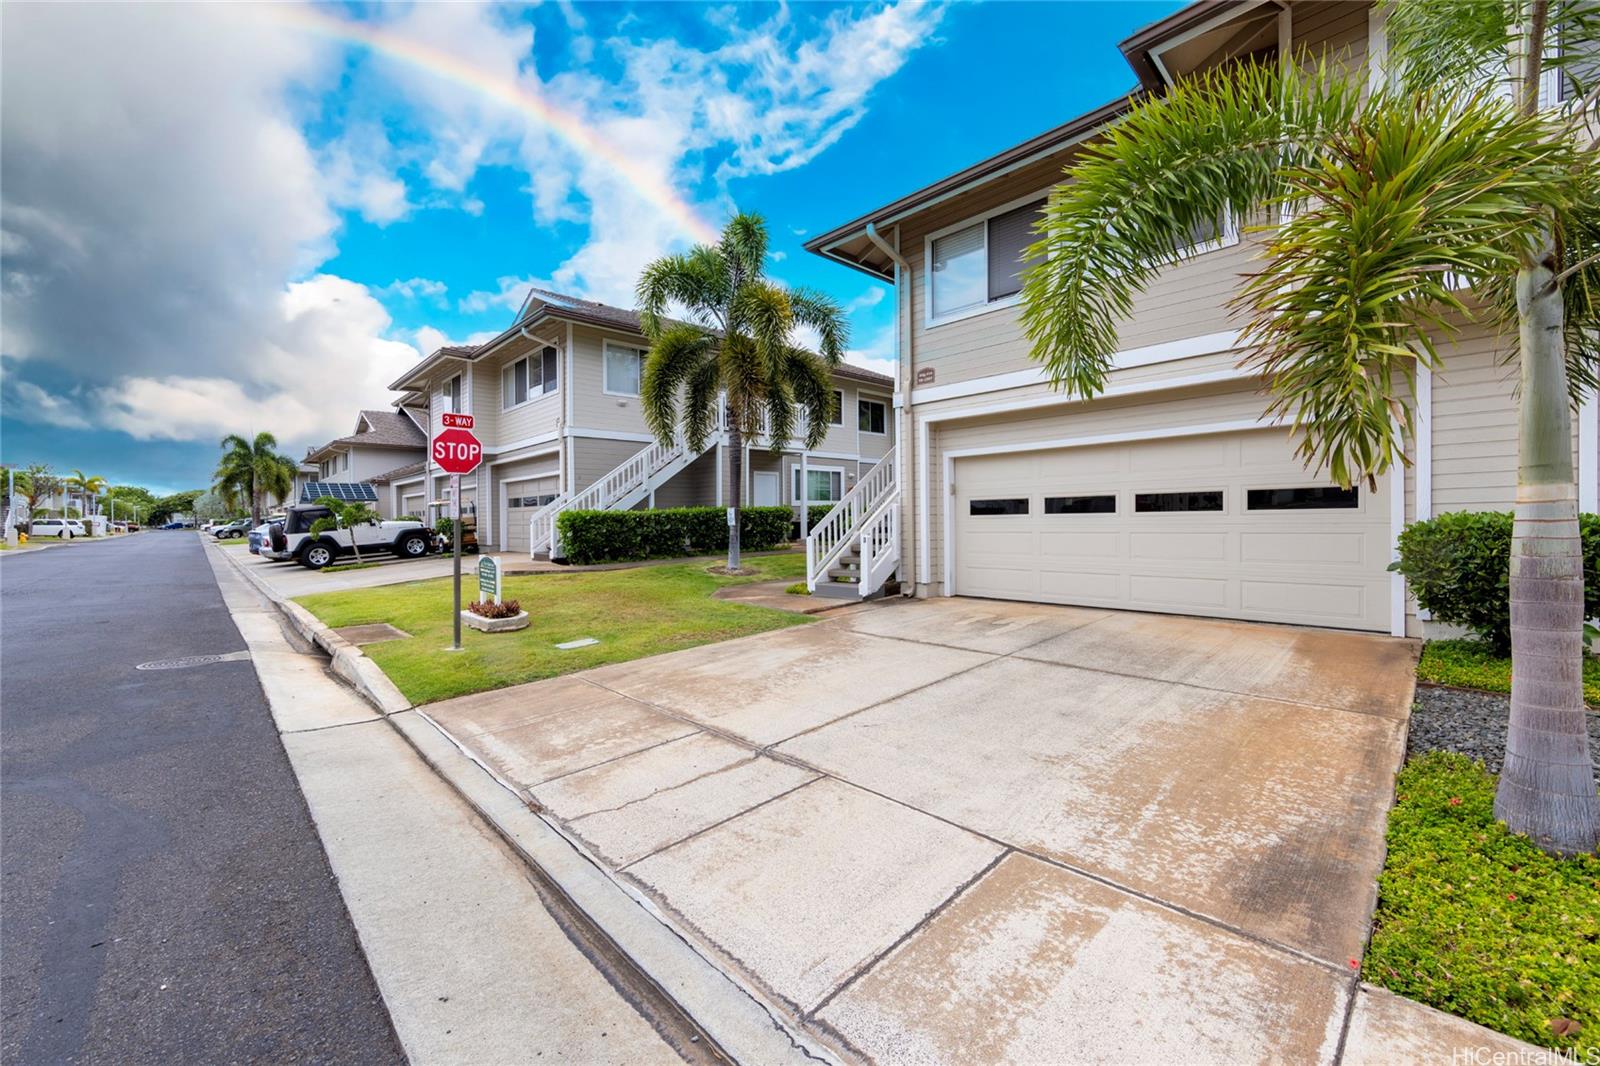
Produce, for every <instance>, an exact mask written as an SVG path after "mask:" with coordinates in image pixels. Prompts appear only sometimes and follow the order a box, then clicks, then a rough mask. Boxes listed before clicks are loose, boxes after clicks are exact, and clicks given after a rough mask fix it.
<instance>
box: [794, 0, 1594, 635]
mask: <svg viewBox="0 0 1600 1066" xmlns="http://www.w3.org/2000/svg"><path fill="white" fill-rule="evenodd" d="M1122 50H1123V53H1124V55H1125V57H1126V58H1127V60H1128V62H1129V63H1130V65H1131V66H1132V67H1133V69H1134V71H1135V73H1136V74H1137V75H1138V77H1139V79H1140V82H1141V91H1142V92H1149V93H1159V92H1160V91H1162V89H1163V87H1164V86H1165V85H1167V84H1168V83H1169V82H1170V80H1171V79H1174V78H1177V77H1180V76H1182V75H1185V74H1190V73H1193V72H1195V71H1199V70H1202V69H1205V68H1206V67H1208V66H1211V65H1215V64H1218V63H1221V62H1225V61H1227V60H1229V59H1232V58H1235V57H1238V56H1242V55H1252V56H1257V57H1270V56H1277V57H1279V58H1281V59H1283V60H1285V61H1294V62H1311V61H1315V60H1319V59H1320V58H1321V57H1323V56H1325V55H1326V56H1329V57H1330V58H1332V59H1334V60H1336V61H1339V62H1343V63H1347V64H1350V65H1352V66H1356V67H1358V68H1364V69H1366V70H1367V71H1368V72H1369V75H1370V77H1372V78H1381V77H1383V76H1384V72H1383V70H1382V57H1383V56H1384V54H1385V48H1384V28H1383V25H1382V20H1381V15H1380V14H1379V13H1378V12H1377V10H1376V9H1374V8H1372V7H1370V6H1368V5H1365V4H1361V3H1344V2H1340V3H1328V2H1312V0H1294V2H1290V3H1287V4H1278V3H1262V2H1249V0H1246V2H1231V0H1230V2H1220V3H1205V4H1195V5H1192V6H1190V7H1188V8H1185V9H1183V10H1182V11H1180V12H1178V13H1177V14H1175V15H1173V16H1172V17H1170V18H1168V19H1165V20H1163V21H1161V22H1159V23H1156V24H1154V25H1152V26H1150V27H1147V28H1146V29H1144V30H1142V31H1140V32H1139V33H1138V34H1135V35H1134V36H1133V37H1131V38H1129V39H1128V40H1127V41H1125V42H1123V45H1122ZM1125 107H1126V102H1125V101H1118V102H1116V103H1113V104H1111V105H1108V106H1107V107H1104V108H1101V109H1099V110H1097V111H1095V112H1092V113H1090V114H1088V115H1084V116H1081V117H1079V118H1077V119H1074V120H1072V121H1071V122H1068V123H1066V124H1064V125H1062V126H1060V127H1057V128H1056V129H1053V130H1050V131H1048V132H1046V133H1044V134H1041V135H1040V136H1038V137H1035V138H1034V139H1032V140H1030V141H1028V142H1026V143H1024V144H1021V145H1017V146H1016V147H1014V148H1011V149H1008V150H1007V151H1004V152H1001V153H1000V154H998V155H996V156H993V157H991V158H989V159H985V160H982V161H981V162H978V163H975V164H974V165H972V166H970V167H968V168H966V169H965V170H963V171H961V172H959V173H957V174H954V175H952V176H950V177H948V178H945V179H944V180H942V181H939V182H936V183H934V184H932V185H929V186H927V187H925V188H922V189H919V190H917V191H915V192H912V193H910V194H908V195H906V196H904V197H901V198H900V199H898V200H896V201H894V202H892V203H890V204H887V205H885V206H883V207H881V208H878V209H877V210H874V211H871V212H869V213H867V214H864V215H862V216H861V217H859V218H856V219H854V220H852V221H850V222H848V223H845V224H844V225H841V226H838V227H836V228H834V229H833V230H831V231H829V232H827V233H824V234H822V235H820V236H818V237H816V238H815V239H813V240H812V241H810V242H809V243H808V244H807V248H808V249H809V250H811V251H813V252H815V253H817V254H819V255H822V256H824V257H826V258H829V259H831V260H834V261H835V262H838V263H841V264H844V265H846V266H848V267H851V268H853V269H856V270H859V271H862V272H864V273H866V274H868V275H870V276H871V277H874V278H877V279H880V280H883V281H887V282H890V283H892V284H893V285H894V286H895V295H896V301H897V302H896V310H897V314H898V316H899V330H898V336H899V338H900V344H899V351H898V380H897V383H896V385H897V388H896V392H897V395H898V396H900V397H901V398H902V399H903V401H904V402H903V403H902V404H901V405H900V406H899V408H898V409H897V411H896V421H897V423H898V428H899V433H900V439H901V447H900V448H899V449H898V450H897V454H896V460H897V462H896V468H895V485H894V486H893V488H892V489H889V488H886V489H885V490H884V491H883V492H882V493H881V494H880V496H879V497H877V499H878V500H881V501H883V502H884V503H885V504H886V505H887V504H888V503H889V502H890V501H892V506H893V507H894V508H895V509H896V511H897V514H896V516H895V517H896V522H895V523H894V524H895V526H896V529H895V536H896V538H897V541H898V544H897V546H896V548H895V549H894V553H895V555H896V556H897V559H896V566H897V569H898V576H899V579H900V581H901V583H902V588H903V590H904V591H907V592H909V593H914V594H915V595H918V596H948V595H971V596H984V597H996V598H1003V599H1020V600H1035V601H1042V602H1049V603H1063V604H1083V605H1088V606H1102V607H1115V608H1128V609H1134V610H1145V611H1165V612H1174V613H1182V614H1195V615H1207V616H1217V617H1226V618H1240V619H1249V620H1260V621H1276V622H1290V623H1299V624H1311V625H1321V626H1333V627H1341V628H1350V629H1359V630H1372V631H1379V632H1388V633H1393V634H1397V635H1399V634H1418V633H1420V632H1421V627H1422V622H1423V621H1425V619H1420V618H1419V617H1418V614H1417V611H1416V608H1415V605H1414V604H1413V603H1412V602H1411V601H1410V600H1409V598H1408V596H1407V593H1406V589H1405V587H1404V582H1403V580H1402V579H1401V578H1400V577H1399V576H1398V575H1394V574H1391V573H1389V572H1388V571H1387V567H1388V564H1389V563H1390V561H1391V560H1392V558H1393V552H1394V544H1395V538H1396V536H1397V535H1398V533H1399V531H1400V529H1401V528H1402V524H1403V523H1404V522H1407V521H1412V520H1415V519H1417V518H1418V517H1427V516H1430V515H1433V514H1436V513H1439V512H1442V511H1448V510H1458V509H1488V508H1494V509H1500V510H1509V509H1510V508H1511V505H1512V500H1513V493H1514V484H1515V470H1516V446H1517V441H1516V436H1517V434H1516V408H1515V399H1514V396H1513V387H1514V385H1515V372H1514V368H1512V367H1508V366H1507V365H1505V364H1504V362H1503V361H1502V357H1503V355H1504V353H1505V351H1506V350H1507V346H1508V344H1509V343H1510V342H1509V341H1508V340H1506V339H1503V338H1497V337H1494V336H1489V335H1485V334H1484V333H1483V332H1482V331H1476V332H1467V333H1465V334H1463V335H1462V336H1461V337H1458V338H1456V340H1455V341H1454V342H1453V343H1452V344H1451V345H1449V346H1448V347H1446V348H1444V349H1443V351H1444V353H1445V365H1444V369H1443V370H1442V371H1441V372H1439V373H1436V374H1431V375H1430V374H1429V373H1428V371H1427V370H1426V368H1422V369H1420V370H1419V374H1418V385H1417V397H1416V400H1417V405H1418V408H1419V414H1420V418H1419V422H1418V427H1417V433H1416V439H1415V440H1412V441H1410V442H1409V447H1408V455H1409V457H1410V459H1411V461H1412V463H1411V465H1410V466H1409V467H1408V468H1407V469H1406V470H1405V471H1404V472H1403V473H1396V474H1393V475H1390V476H1387V477H1385V478H1382V479H1380V481H1379V483H1378V484H1377V486H1376V487H1375V488H1374V487H1369V486H1365V485H1362V486H1357V487H1356V488H1354V489H1350V490H1341V489H1339V488H1338V487H1337V486H1336V485H1334V484H1333V482H1332V481H1331V479H1329V478H1328V477H1327V476H1326V475H1325V474H1324V473H1323V472H1321V471H1315V470H1306V469H1304V468H1303V467H1302V465H1301V464H1300V463H1299V462H1298V461H1297V460H1296V459H1295V457H1294V455H1293V454H1292V446H1291V441H1290V438H1289V432H1288V430H1287V428H1285V427H1284V426H1283V425H1282V424H1279V423H1275V422H1274V421H1272V420H1271V419H1269V418H1268V417H1267V416H1266V414H1265V411H1266V400H1265V397H1264V395H1263V391H1262V385H1263V383H1262V381H1260V380H1259V379H1258V378H1257V377H1255V376H1253V374H1252V373H1251V372H1250V371H1249V370H1247V369H1243V368H1242V367H1241V361H1242V360H1243V359H1244V358H1245V357H1246V356H1247V355H1248V352H1246V351H1245V350H1244V349H1242V348H1241V346H1240V343H1239V334H1238V329H1239V322H1238V321H1237V320H1236V319H1235V318H1234V317H1233V316H1232V315H1231V314H1230V311H1229V300H1230V297H1231V296H1232V295H1233V294H1234V293H1235V292H1236V291H1237V288H1238V286H1239V285H1240V283H1241V282H1240V275H1241V273H1243V272H1245V271H1247V270H1249V269H1250V263H1251V260H1252V259H1253V257H1254V256H1255V255H1256V252H1257V244H1256V240H1255V239H1252V238H1251V237H1250V236H1248V235H1244V236H1241V232H1240V231H1241V229H1243V228H1244V227H1240V226H1239V225H1237V224H1236V222H1234V221H1233V220H1227V221H1226V222H1225V223H1224V224H1223V225H1222V226H1221V227H1220V228H1219V230H1218V231H1217V232H1213V233H1208V234H1199V235H1197V243H1196V245H1195V246H1194V247H1193V248H1192V249H1190V250H1189V252H1188V254H1187V255H1185V256H1184V257H1183V258H1182V259H1181V260H1180V261H1179V262H1178V263H1176V264H1175V265H1173V266H1171V267H1170V268H1168V269H1167V270H1166V271H1165V272H1164V274H1163V275H1162V276H1161V277H1160V278H1159V279H1158V280H1157V281H1156V282H1155V283H1154V284H1152V285H1151V286H1150V287H1149V288H1148V290H1147V291H1146V292H1144V293H1143V294H1142V295H1141V296H1140V297H1139V299H1138V301H1137V303H1136V306H1135V308H1134V310H1133V313H1132V315H1131V316H1130V317H1129V319H1128V320H1127V321H1126V322H1124V323H1123V325H1122V327H1121V331H1120V336H1119V343H1118V351H1117V352H1116V354H1115V367H1116V369H1115V371H1114V372H1113V373H1112V375H1111V377H1110V380H1109V383H1108V387H1107V389H1106V391H1105V393H1104V395H1102V396H1100V397H1098V398H1096V399H1093V400H1090V401H1087V402H1085V401H1081V400H1074V399H1070V398H1068V397H1067V396H1065V395H1063V394H1062V393H1061V392H1059V391H1057V390H1055V389H1053V388H1052V387H1051V386H1050V385H1049V384H1048V382H1047V380H1046V376H1045V374H1044V373H1043V372H1042V370H1041V368H1040V366H1039V364H1037V363H1035V362H1033V361H1032V360H1031V359H1030V358H1029V345H1028V342H1027V340H1026V338H1025V336H1024V335H1023V333H1022V331H1021V328H1020V322H1019V310H1020V309H1019V307H1018V306H1017V304H1018V289H1019V286H1020V283H1019V282H1018V280H1017V277H1016V274H1017V271H1018V270H1019V269H1020V255H1021V252H1022V250H1023V248H1024V247H1025V246H1026V244H1027V243H1028V241H1029V227H1030V225H1031V223H1032V221H1033V220H1034V218H1035V216H1036V214H1037V212H1038V210H1039V206H1040V204H1041V202H1042V200H1043V197H1044V196H1045V194H1046V192H1047V190H1048V189H1049V188H1050V186H1051V185H1052V183H1054V182H1057V181H1059V180H1060V178H1061V174H1062V169H1063V168H1064V167H1066V166H1067V165H1069V164H1070V163H1071V162H1072V159H1073V157H1074V154H1075V153H1076V152H1077V151H1079V150H1080V147H1081V146H1082V145H1083V144H1084V143H1085V142H1086V141H1088V140H1089V139H1091V138H1093V137H1094V136H1095V135H1096V133H1097V132H1098V131H1099V130H1101V129H1103V128H1104V127H1105V125H1106V124H1107V123H1109V122H1113V121H1115V119H1116V118H1117V116H1118V115H1119V114H1120V113H1121V112H1122V111H1123V110H1124V109H1125ZM1577 423H1578V425H1577V428H1576V432H1575V434H1574V448H1575V449H1576V455H1577V469H1578V470H1579V480H1580V499H1581V506H1582V508H1583V509H1584V510H1585V511H1594V510H1595V508H1596V494H1597V469H1600V443H1597V432H1596V405H1595V403H1594V402H1593V401H1592V400H1590V401H1589V402H1587V403H1585V405H1584V406H1583V408H1582V410H1581V413H1580V416H1579V418H1578V419H1577ZM870 506H872V504H871V503H870V502H864V503H863V507H864V508H867V507H870ZM825 540H826V538H824V541H825ZM848 541H849V537H848V536H844V537H843V538H842V539H841V541H840V543H842V544H844V545H845V547H844V549H841V548H839V546H838V545H837V544H832V543H825V542H823V541H819V542H818V543H817V544H816V545H814V548H815V549H816V552H817V554H818V557H819V559H820V558H821V557H822V555H823V554H824V553H825V552H829V551H832V552H838V551H841V550H844V551H845V552H846V554H847V555H848V553H849V551H853V550H855V549H853V548H851V547H850V545H849V544H848ZM880 550H881V549H880ZM819 572H820V567H819Z"/></svg>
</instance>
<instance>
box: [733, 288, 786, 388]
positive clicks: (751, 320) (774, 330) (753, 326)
mask: <svg viewBox="0 0 1600 1066" xmlns="http://www.w3.org/2000/svg"><path fill="white" fill-rule="evenodd" d="M793 329H794V310H793V308H792V307H791V306H790V304H789V294H788V293H787V292H785V291H784V290H783V289H782V288H781V287H779V286H777V285H774V284H772V283H771V282H768V281H762V280H752V281H747V282H745V284H743V285H741V286H740V287H739V292H738V294H737V295H736V296H735V297H734V300H733V321H732V322H730V323H729V330H730V331H732V332H737V333H743V334H745V335H747V336H748V337H749V338H750V339H751V341H753V342H754V343H755V346H756V352H757V353H758V354H759V355H760V356H761V359H762V361H763V362H764V363H765V364H766V366H767V373H768V374H769V375H775V374H777V373H778V372H779V371H780V369H781V364H782V359H783V352H784V349H785V348H786V347H787V346H788V343H789V333H790V331H791V330H793Z"/></svg>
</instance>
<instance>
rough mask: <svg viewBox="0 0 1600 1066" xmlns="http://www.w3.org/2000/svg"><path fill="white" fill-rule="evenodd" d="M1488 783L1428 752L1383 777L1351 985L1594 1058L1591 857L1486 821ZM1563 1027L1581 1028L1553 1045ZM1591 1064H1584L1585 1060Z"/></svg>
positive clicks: (1597, 1039)
mask: <svg viewBox="0 0 1600 1066" xmlns="http://www.w3.org/2000/svg"><path fill="white" fill-rule="evenodd" d="M1494 787H1495V779H1494V776H1493V775H1492V774H1490V773H1488V772H1487V771H1486V770H1484V769H1483V766H1482V765H1481V764H1479V763H1476V762H1473V761H1472V760H1470V759H1468V758H1466V757H1465V756H1463V755H1457V754H1454V753H1449V752H1430V753H1428V754H1426V755H1422V756H1419V757H1418V758H1416V759H1413V760H1412V761H1411V762H1410V763H1408V764H1407V765H1406V767H1405V769H1404V770H1402V771H1401V772H1400V777H1399V779H1398V780H1397V781H1396V792H1397V797H1396V802H1395V807H1394V810H1393V811H1391V812H1390V814H1389V833H1388V848H1389V851H1388V858H1387V861H1386V862H1385V864H1384V869H1383V874H1382V876H1380V877H1379V879H1378V910H1377V914H1376V916H1375V926H1374V929H1373V934H1372V944H1371V947H1370V948H1369V949H1368V951H1367V957H1366V963H1365V965H1364V966H1363V976H1364V977H1365V978H1366V979H1367V980H1369V981H1371V982H1373V983H1374V984H1378V985H1383V986H1384V987H1386V988H1389V989H1392V990H1393V991H1395V992H1398V993H1400V994H1401V995H1403V996H1408V997H1410V998H1411V999H1415V1000H1418V1001H1420V1002H1422V1003H1426V1004H1428V1005H1429V1006H1433V1007H1437V1008H1439V1009H1440V1010H1444V1011H1449V1012H1450V1013H1451V1014H1458V1015H1460V1016H1461V1017H1463V1018H1468V1019H1470V1020H1472V1021H1475V1022H1477V1023H1478V1024H1480V1025H1486V1026H1488V1027H1489V1028H1491V1029H1496V1030H1498V1031H1500V1032H1502V1033H1507V1034H1509V1035H1511V1036H1514V1037H1518V1038H1519V1039H1522V1040H1526V1041H1528V1042H1530V1043H1533V1044H1538V1045H1540V1046H1542V1047H1555V1048H1560V1049H1561V1050H1562V1051H1563V1052H1565V1053H1566V1054H1567V1055H1569V1056H1571V1057H1572V1058H1573V1060H1574V1061H1575V1062H1590V1061H1597V1060H1600V857H1596V856H1594V855H1587V856H1579V857H1577V858H1575V859H1566V860H1562V859H1554V858H1551V857H1550V856H1548V855H1546V854H1544V853H1543V852H1542V851H1540V850H1539V849H1538V848H1536V847H1534V846H1533V844H1532V843H1530V842H1529V841H1528V840H1527V838H1525V837H1519V836H1514V835H1512V834H1511V832H1510V831H1509V830H1507V829H1506V827H1505V826H1504V825H1503V824H1501V823H1499V822H1496V821H1495V819H1494ZM1563 1019H1565V1020H1569V1021H1573V1022H1577V1023H1579V1025H1580V1026H1581V1028H1580V1029H1579V1030H1578V1031H1577V1032H1575V1033H1572V1034H1571V1035H1567V1036H1558V1035H1557V1027H1559V1028H1561V1029H1565V1028H1566V1025H1565V1022H1563ZM1591 1056H1592V1057H1591Z"/></svg>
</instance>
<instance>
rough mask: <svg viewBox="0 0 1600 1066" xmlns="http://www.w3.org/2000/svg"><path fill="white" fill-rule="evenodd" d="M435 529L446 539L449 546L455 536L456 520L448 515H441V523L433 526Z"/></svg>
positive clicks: (438, 522)
mask: <svg viewBox="0 0 1600 1066" xmlns="http://www.w3.org/2000/svg"><path fill="white" fill-rule="evenodd" d="M433 528H434V530H435V531H436V532H437V533H438V534H439V536H441V537H443V538H444V539H445V543H446V544H448V543H450V542H451V538H452V537H454V535H455V528H456V520H455V519H454V518H450V517H449V516H447V515H441V516H440V517H439V521H437V522H435V523H434V524H433Z"/></svg>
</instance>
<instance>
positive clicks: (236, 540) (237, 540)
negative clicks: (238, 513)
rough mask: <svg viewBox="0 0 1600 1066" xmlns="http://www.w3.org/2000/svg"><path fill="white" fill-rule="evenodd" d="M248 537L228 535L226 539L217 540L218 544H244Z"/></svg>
mask: <svg viewBox="0 0 1600 1066" xmlns="http://www.w3.org/2000/svg"><path fill="white" fill-rule="evenodd" d="M249 539H250V538H249V537H228V538H227V539H226V540H219V541H217V543H218V544H244V543H245V542H247V541H248V540H249Z"/></svg>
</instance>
